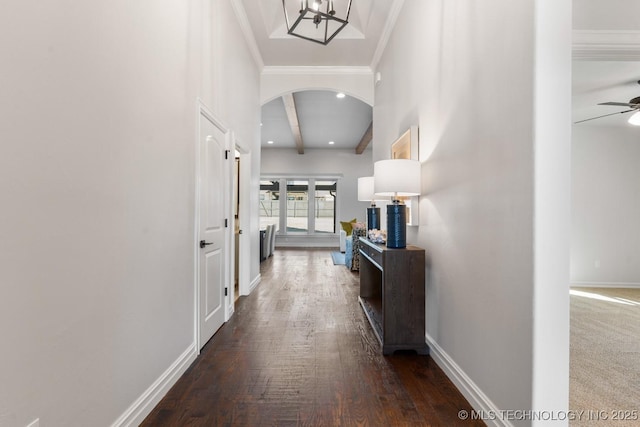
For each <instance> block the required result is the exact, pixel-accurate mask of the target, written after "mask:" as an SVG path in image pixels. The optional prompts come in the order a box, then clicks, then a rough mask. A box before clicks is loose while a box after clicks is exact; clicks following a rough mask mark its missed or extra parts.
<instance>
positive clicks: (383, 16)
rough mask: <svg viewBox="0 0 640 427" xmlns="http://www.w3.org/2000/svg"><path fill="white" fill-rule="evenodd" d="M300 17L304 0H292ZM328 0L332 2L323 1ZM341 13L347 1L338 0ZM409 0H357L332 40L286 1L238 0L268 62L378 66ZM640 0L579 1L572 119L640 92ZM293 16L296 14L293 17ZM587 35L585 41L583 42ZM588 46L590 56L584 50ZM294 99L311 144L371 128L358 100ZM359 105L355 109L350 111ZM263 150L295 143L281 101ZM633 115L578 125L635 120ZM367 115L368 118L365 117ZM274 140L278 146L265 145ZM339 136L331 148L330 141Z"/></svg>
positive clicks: (267, 114)
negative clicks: (300, 21) (296, 31)
mask: <svg viewBox="0 0 640 427" xmlns="http://www.w3.org/2000/svg"><path fill="white" fill-rule="evenodd" d="M286 1H287V3H288V4H290V5H291V8H292V9H291V10H290V12H289V13H290V14H292V15H295V14H296V9H298V8H299V7H298V6H297V5H299V0H286ZM325 1H326V0H325ZM334 1H335V8H336V10H337V11H338V14H341V12H340V10H341V8H344V7H345V3H346V1H348V0H334ZM403 1H404V0H352V9H351V14H350V22H349V24H348V25H347V27H345V29H344V30H343V31H342V32H341V33H340V34H339V35H338V36H337V37H336V39H334V40H333V41H331V42H330V43H329V44H328V45H327V46H322V45H320V44H316V43H313V42H310V41H306V40H302V39H299V38H296V37H293V36H289V35H288V34H286V26H285V18H284V11H283V9H282V0H260V1H256V0H234V2H235V6H236V8H239V9H240V12H241V13H240V15H244V16H245V17H246V19H245V24H246V25H245V27H246V28H245V30H247V29H248V31H249V32H250V33H252V35H251V38H253V39H254V40H255V47H256V50H257V54H258V56H259V57H260V60H261V62H262V63H263V64H264V66H266V67H269V66H278V67H281V66H332V67H355V66H358V67H360V66H369V67H372V68H375V65H376V63H377V61H378V59H379V55H380V54H381V52H382V50H383V49H384V45H385V43H386V39H387V37H388V36H389V34H390V33H391V30H392V28H393V25H394V24H395V19H396V17H397V13H398V12H399V10H400V8H401V6H402V3H403ZM636 12H638V13H640V2H638V1H637V0H607V1H603V0H574V1H573V16H574V22H573V27H574V57H576V46H578V47H585V46H586V50H585V51H583V52H582V53H581V54H580V55H581V56H580V58H579V59H580V60H575V61H574V63H573V85H572V94H573V112H572V113H573V121H574V122H575V121H579V120H584V119H588V118H591V117H596V116H600V115H604V114H609V113H615V112H618V111H624V110H625V107H613V106H600V105H598V104H599V103H602V102H610V101H613V102H629V100H630V99H631V98H634V97H637V96H640V85H638V84H637V81H638V80H640V21H638V20H637V19H636V18H637V15H638V14H637V13H636ZM290 19H291V15H290ZM585 40H586V41H585ZM585 52H586V54H585ZM294 97H295V100H296V104H297V108H298V114H299V120H300V125H301V130H302V135H303V140H304V144H305V147H306V148H315V147H317V148H349V149H352V148H355V146H356V145H357V144H358V143H359V141H360V138H361V137H362V135H363V133H364V132H365V131H366V129H367V127H368V125H369V122H370V117H371V107H370V106H368V105H366V104H364V103H362V102H360V101H357V100H355V99H353V98H351V99H350V98H346V99H344V100H342V101H343V102H342V103H341V104H340V103H337V104H336V99H335V94H333V93H331V92H329V93H324V94H323V93H322V92H320V91H313V92H310V93H297V94H295V96H294ZM350 108H353V111H351V110H350ZM262 113H263V117H262V123H263V126H262V145H263V148H276V147H277V148H283V147H287V148H288V147H291V148H292V149H294V148H295V143H294V140H293V134H292V133H291V130H290V128H289V127H288V126H289V124H288V121H287V117H286V113H285V110H284V105H283V102H282V99H276V100H273V101H271V102H269V103H267V104H265V105H264V106H263V112H262ZM631 114H632V113H627V114H615V115H612V116H609V117H603V118H600V119H596V120H592V121H588V122H584V123H580V124H576V125H575V126H629V125H628V124H627V121H626V120H627V119H628V117H629V116H630V115H631ZM367 120H369V122H367ZM268 140H273V141H274V144H273V145H267V143H266V142H267V141H268ZM331 140H333V141H335V142H336V144H335V145H334V146H331V147H330V146H329V145H328V141H331Z"/></svg>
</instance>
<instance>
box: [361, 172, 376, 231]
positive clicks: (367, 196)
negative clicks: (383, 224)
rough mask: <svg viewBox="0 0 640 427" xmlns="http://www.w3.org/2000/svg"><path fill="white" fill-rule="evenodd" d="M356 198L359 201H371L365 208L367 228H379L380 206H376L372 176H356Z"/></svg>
mask: <svg viewBox="0 0 640 427" xmlns="http://www.w3.org/2000/svg"><path fill="white" fill-rule="evenodd" d="M358 200H359V201H361V202H371V206H369V207H368V208H367V230H372V229H379V228H380V208H378V207H376V200H375V194H374V193H373V177H372V176H363V177H361V178H358Z"/></svg>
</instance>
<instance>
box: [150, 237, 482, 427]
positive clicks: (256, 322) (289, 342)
mask: <svg viewBox="0 0 640 427" xmlns="http://www.w3.org/2000/svg"><path fill="white" fill-rule="evenodd" d="M330 252H331V251H330V250H328V249H313V250H311V249H309V250H305V249H303V250H300V249H279V250H277V251H275V253H274V256H273V257H271V258H269V259H268V260H267V261H265V262H263V263H262V264H261V276H262V281H261V283H260V284H259V285H258V287H257V288H256V289H255V290H254V291H253V293H252V294H251V295H250V296H248V297H243V298H240V299H239V300H238V302H237V304H236V311H235V314H234V316H233V317H232V318H231V319H230V321H229V322H227V323H226V324H225V325H224V326H223V327H222V328H221V329H220V330H219V331H218V333H217V334H216V335H215V336H214V337H213V338H212V339H211V341H210V342H209V343H208V344H207V345H206V346H205V347H204V348H203V350H202V354H201V355H200V357H199V358H198V359H197V360H196V361H195V362H194V363H193V365H192V366H191V367H190V368H189V369H188V370H187V372H186V373H185V375H184V376H183V377H182V378H181V379H180V380H179V381H178V383H177V384H176V385H175V386H174V387H173V388H172V389H171V390H170V391H169V393H168V394H167V395H166V396H165V398H164V399H163V400H162V401H161V402H160V404H159V405H158V406H157V407H156V408H155V409H154V410H153V412H152V413H151V414H150V415H149V416H148V417H147V418H146V420H145V422H144V423H143V424H142V425H143V426H267V425H268V426H291V425H307V426H355V425H367V426H406V425H411V426H453V425H484V424H483V423H482V422H480V421H461V420H460V419H458V411H460V410H462V409H465V410H467V411H470V410H471V408H470V406H469V404H468V403H467V402H466V401H465V399H464V398H463V397H462V396H461V394H460V393H459V392H458V391H457V389H456V388H455V387H454V386H453V385H452V384H451V382H450V381H449V380H448V379H447V378H446V376H445V375H444V374H443V372H442V371H441V370H440V369H439V368H438V367H437V365H436V364H435V363H434V362H433V360H431V358H430V357H425V356H417V355H413V354H396V355H394V356H390V357H383V356H382V353H381V352H380V350H379V344H378V342H377V340H376V338H375V336H374V334H373V332H372V330H371V329H370V327H369V324H368V322H367V319H366V318H365V316H364V314H363V313H362V311H361V309H360V306H359V304H358V301H357V297H358V286H359V285H358V283H359V282H358V280H359V279H358V275H357V273H351V272H350V271H349V270H347V269H346V268H345V266H343V265H333V263H332V261H331V256H330Z"/></svg>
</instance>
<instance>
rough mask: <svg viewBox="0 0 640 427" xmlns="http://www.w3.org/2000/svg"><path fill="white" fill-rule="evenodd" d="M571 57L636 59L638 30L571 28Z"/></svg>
mask: <svg viewBox="0 0 640 427" xmlns="http://www.w3.org/2000/svg"><path fill="white" fill-rule="evenodd" d="M573 59H575V60H582V61H638V60H640V31H632V30H630V31H626V30H621V31H615V30H573Z"/></svg>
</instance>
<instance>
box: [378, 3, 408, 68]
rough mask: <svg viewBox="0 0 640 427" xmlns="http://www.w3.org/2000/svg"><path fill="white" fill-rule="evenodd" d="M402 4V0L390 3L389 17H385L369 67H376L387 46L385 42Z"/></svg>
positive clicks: (394, 24) (389, 35)
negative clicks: (385, 20)
mask: <svg viewBox="0 0 640 427" xmlns="http://www.w3.org/2000/svg"><path fill="white" fill-rule="evenodd" d="M403 5H404V0H394V2H393V4H392V5H391V10H390V11H389V17H388V18H387V22H386V23H385V25H384V28H383V29H382V34H380V38H379V39H378V46H377V47H376V51H375V52H374V53H373V59H372V60H371V69H372V70H375V69H376V68H377V67H378V62H380V58H382V53H383V52H384V49H385V48H386V47H387V42H388V41H389V38H390V37H391V33H392V32H393V28H394V27H395V26H396V21H397V20H398V16H400V11H401V10H402V6H403Z"/></svg>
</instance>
